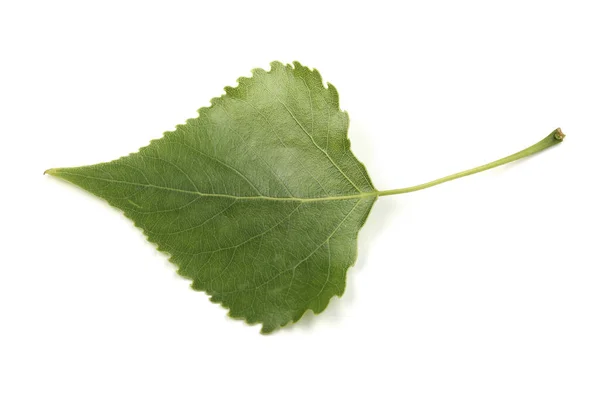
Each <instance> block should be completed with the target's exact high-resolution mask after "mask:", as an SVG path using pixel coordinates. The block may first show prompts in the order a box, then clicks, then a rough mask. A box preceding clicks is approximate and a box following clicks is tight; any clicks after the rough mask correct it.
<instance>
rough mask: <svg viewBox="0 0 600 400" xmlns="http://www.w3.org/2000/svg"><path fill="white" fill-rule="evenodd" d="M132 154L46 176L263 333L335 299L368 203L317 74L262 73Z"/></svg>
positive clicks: (343, 117)
mask: <svg viewBox="0 0 600 400" xmlns="http://www.w3.org/2000/svg"><path fill="white" fill-rule="evenodd" d="M211 103H212V105H211V107H209V108H204V109H200V110H199V116H198V117H197V118H195V119H190V120H188V121H187V122H186V124H184V125H179V126H177V129H176V130H175V131H173V132H167V133H166V134H165V135H164V137H163V138H161V139H158V140H153V141H152V142H151V143H150V145H148V146H146V147H144V148H142V149H140V150H139V152H138V153H134V154H130V155H129V156H126V157H123V158H120V159H118V160H115V161H112V162H109V163H102V164H96V165H92V166H85V167H75V168H61V169H53V170H50V171H49V173H50V174H52V175H55V176H58V177H60V178H62V179H65V180H67V181H70V182H71V183H74V184H76V185H78V186H80V187H82V188H83V189H85V190H87V191H89V192H91V193H93V194H95V195H97V196H99V197H102V198H104V199H106V200H107V201H108V202H109V203H110V204H111V205H113V206H115V207H117V208H119V209H121V210H123V211H124V213H125V215H126V216H127V217H128V218H130V219H131V220H133V221H134V223H135V225H136V226H138V227H139V228H141V229H142V230H143V231H144V233H145V235H146V236H147V237H148V240H149V241H151V242H153V243H155V244H157V246H158V249H159V250H161V251H165V252H168V253H169V254H171V261H172V262H173V263H174V264H176V265H177V266H178V267H179V270H178V272H179V274H181V275H182V276H185V277H187V278H190V279H192V281H193V283H192V287H193V288H194V289H196V290H201V291H205V292H206V293H208V294H209V295H210V296H211V300H212V301H214V302H217V303H220V304H222V305H223V306H225V307H226V308H228V309H229V310H230V315H231V316H232V317H234V318H243V319H245V320H246V321H247V322H249V323H262V324H263V328H262V332H265V333H268V332H271V331H273V330H274V329H276V328H278V327H280V326H284V325H285V324H287V323H288V322H290V321H294V322H295V321H297V320H298V319H299V318H300V317H301V316H302V315H303V314H304V312H306V311H307V310H308V309H312V310H313V311H314V312H315V313H319V312H321V311H323V310H324V309H325V307H326V306H327V304H328V302H329V300H330V298H331V297H332V296H334V295H338V296H341V295H342V293H343V291H344V287H345V276H346V271H347V269H348V268H349V267H350V266H351V265H352V264H353V263H354V262H355V259H356V237H357V235H358V231H359V229H360V228H361V227H362V225H363V224H364V221H365V220H366V217H367V215H368V213H369V211H370V209H371V207H372V205H373V203H374V202H375V200H376V198H377V191H376V190H375V188H374V187H373V185H372V183H371V181H370V178H369V177H368V174H367V172H366V169H365V168H364V165H362V164H361V163H360V162H359V161H358V160H357V159H356V158H355V157H354V155H353V154H352V153H351V152H350V150H349V148H350V145H349V141H348V138H347V127H348V117H347V114H346V113H345V112H342V111H341V110H339V102H338V95H337V91H336V90H335V88H334V87H333V86H332V85H329V86H328V87H327V88H325V87H324V86H323V84H322V80H321V77H320V75H319V73H318V72H317V71H316V70H310V69H308V68H306V67H303V66H302V65H300V64H298V63H295V64H294V66H290V65H287V66H284V65H282V64H280V63H273V64H272V69H271V70H270V71H268V72H267V71H263V70H254V71H253V77H252V78H240V79H239V85H238V86H237V87H236V88H231V87H228V88H226V94H225V95H224V96H222V97H220V98H217V99H213V101H212V102H211Z"/></svg>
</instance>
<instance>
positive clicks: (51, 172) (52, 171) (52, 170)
mask: <svg viewBox="0 0 600 400" xmlns="http://www.w3.org/2000/svg"><path fill="white" fill-rule="evenodd" d="M46 174H48V175H57V174H58V168H50V169H47V170H45V171H44V175H46Z"/></svg>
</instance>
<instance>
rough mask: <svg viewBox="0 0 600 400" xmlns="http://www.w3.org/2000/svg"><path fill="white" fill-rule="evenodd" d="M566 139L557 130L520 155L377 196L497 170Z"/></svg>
mask: <svg viewBox="0 0 600 400" xmlns="http://www.w3.org/2000/svg"><path fill="white" fill-rule="evenodd" d="M564 137H565V135H564V133H562V131H561V129H560V128H556V129H555V130H554V131H552V133H551V134H549V135H548V136H546V137H545V138H544V139H542V140H540V141H539V142H537V143H536V144H534V145H533V146H530V147H528V148H526V149H525V150H521V151H519V152H518V153H515V154H512V155H510V156H508V157H504V158H501V159H499V160H496V161H494V162H491V163H489V164H485V165H481V166H479V167H476V168H473V169H468V170H466V171H462V172H458V173H456V174H452V175H448V176H445V177H443V178H440V179H436V180H434V181H431V182H427V183H423V184H421V185H416V186H409V187H406V188H401V189H392V190H382V191H379V192H378V193H377V195H378V196H391V195H394V194H401V193H409V192H416V191H417V190H422V189H427V188H429V187H432V186H435V185H439V184H440V183H444V182H448V181H451V180H454V179H458V178H462V177H463V176H468V175H472V174H476V173H478V172H482V171H485V170H488V169H491V168H495V167H498V166H500V165H504V164H508V163H510V162H513V161H516V160H519V159H521V158H524V157H528V156H530V155H533V154H535V153H539V152H540V151H542V150H545V149H547V148H549V147H552V146H554V145H556V144H558V143H560V142H562V141H563V139H564Z"/></svg>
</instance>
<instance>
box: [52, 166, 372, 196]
mask: <svg viewBox="0 0 600 400" xmlns="http://www.w3.org/2000/svg"><path fill="white" fill-rule="evenodd" d="M47 173H48V174H50V175H55V176H58V177H60V176H61V175H72V176H79V177H82V178H86V179H94V180H98V181H103V182H111V183H119V184H123V185H131V186H138V187H148V188H153V189H160V190H166V191H171V192H178V193H185V194H193V195H196V196H201V197H220V198H226V199H235V200H268V201H296V202H301V203H311V202H317V201H335V200H349V199H360V198H368V197H377V195H378V194H379V192H377V191H373V192H362V193H358V194H350V195H345V196H327V197H271V196H235V195H231V194H222V193H202V192H198V191H194V190H185V189H177V188H171V187H166V186H159V185H153V184H151V183H138V182H127V181H119V180H116V179H108V178H99V177H96V176H90V175H84V174H77V173H74V172H69V171H64V170H61V169H60V168H58V169H51V170H48V171H47Z"/></svg>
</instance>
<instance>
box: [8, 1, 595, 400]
mask: <svg viewBox="0 0 600 400" xmlns="http://www.w3.org/2000/svg"><path fill="white" fill-rule="evenodd" d="M598 7H599V6H598V3H597V2H596V1H588V2H585V1H573V0H569V1H523V0H521V1H498V2H491V1H471V2H469V1H396V2H391V1H390V2H378V1H373V0H370V1H361V2H356V3H351V2H339V3H334V2H324V1H315V2H313V1H306V0H302V1H295V2H286V1H277V2H264V1H256V0H253V1H246V2H240V3H239V4H238V3H234V2H228V1H216V0H214V1H210V2H208V1H207V2H201V1H195V2H189V3H179V2H175V1H169V2H164V3H163V4H156V3H154V2H149V1H144V2H139V3H134V2H125V1H101V2H81V1H77V2H75V1H74V2H65V1H38V2H35V1H4V2H2V5H0V46H1V47H0V51H1V53H0V134H1V138H0V149H1V150H2V152H1V158H0V163H1V168H0V178H1V186H2V189H1V196H0V202H1V207H0V210H1V211H0V213H1V215H2V217H1V220H0V235H2V238H1V241H0V243H1V248H2V250H3V251H2V254H1V255H0V265H1V267H0V398H2V399H200V398H219V399H228V398H229V399H233V398H242V399H246V398H247V399H250V398H252V399H253V398H260V399H330V398H364V399H369V398H374V399H396V398H398V399H400V398H401V399H461V400H465V399H579V400H581V399H598V398H600V256H599V254H598V252H599V247H600V246H599V244H600V243H599V238H600V233H599V226H600V218H599V207H600V196H599V195H598V193H597V189H598V181H599V178H598V173H599V172H600V163H599V162H598V159H599V157H598V145H599V144H600V142H599V139H598V135H599V133H600V56H599V52H598V50H599V46H600V23H599V21H600V10H599V9H598ZM272 60H281V61H283V62H292V61H294V60H299V61H300V62H302V63H304V64H305V65H308V66H310V67H316V68H318V69H319V71H320V72H321V74H322V75H323V77H324V79H325V80H326V81H330V82H332V83H334V84H335V85H336V87H337V88H338V90H339V92H340V97H341V105H342V108H343V109H345V110H348V111H349V113H350V118H351V126H350V138H351V140H352V145H353V150H354V152H355V154H356V155H357V157H358V158H359V159H360V160H361V161H363V162H364V163H365V164H366V166H367V168H368V170H369V173H370V174H371V177H372V178H373V181H374V183H375V185H376V187H377V188H378V189H380V190H384V189H391V188H397V187H403V186H409V185H413V184H418V183H422V182H425V181H428V180H431V179H435V178H438V177H440V176H443V175H446V174H449V173H453V172H457V171H460V170H463V169H467V168H471V167H474V166H477V165H480V164H483V163H486V162H489V161H492V160H495V159H497V158H500V157H503V156H505V155H508V154H511V153H513V152H515V151H518V150H521V149H522V148H524V147H527V146H529V145H531V144H533V143H535V142H537V141H538V140H539V139H541V138H543V137H544V136H546V135H547V134H548V133H549V132H550V131H552V130H553V129H554V128H556V127H558V126H560V127H562V129H563V131H564V132H565V133H566V135H567V137H566V139H565V142H564V143H563V144H561V145H560V146H557V147H555V148H552V149H551V150H549V151H546V152H544V153H542V154H539V155H537V156H534V157H532V158H530V159H527V160H523V161H519V162H516V163H514V164H512V165H509V166H505V167H500V168H498V169H496V170H493V171H489V172H486V173H482V174H479V175H477V176H472V177H468V178H464V179H461V180H459V181H455V182H452V183H447V184H444V185H442V186H438V187H435V188H432V189H428V190H426V191H422V192H418V193H414V194H407V195H403V196H397V197H386V198H381V199H380V200H379V201H378V202H377V204H375V207H374V209H373V212H372V214H371V217H370V219H369V220H368V222H367V224H366V226H365V227H364V229H363V230H362V232H361V234H360V236H359V257H358V261H357V263H356V265H355V266H354V267H353V268H351V269H350V271H349V274H348V285H347V290H346V293H345V294H344V296H343V297H342V298H335V299H334V300H333V301H332V302H331V304H330V306H329V308H328V309H327V310H326V311H325V312H324V313H323V314H321V315H319V316H316V317H315V316H314V315H312V314H311V315H306V316H305V317H304V318H303V319H302V320H301V322H299V323H298V324H296V325H294V326H291V327H288V328H286V329H283V330H281V331H279V332H276V333H275V334H273V335H270V336H263V335H260V334H259V333H258V331H259V327H258V326H251V327H250V326H247V325H246V324H244V323H243V322H240V321H233V320H231V319H229V318H228V317H226V311H225V310H224V309H222V308H221V307H219V306H218V305H215V304H212V303H210V302H209V300H208V298H207V297H206V296H205V295H204V294H202V293H198V292H194V291H192V290H191V289H190V288H189V286H188V285H189V282H188V281H185V280H183V279H182V278H180V277H178V276H177V275H176V273H175V270H174V268H173V267H172V266H171V265H170V264H169V263H168V261H167V259H166V257H165V256H164V255H163V254H160V253H158V252H157V251H156V250H155V248H154V247H153V246H152V245H150V244H148V243H147V242H146V241H145V239H144V237H143V235H142V234H141V232H140V231H138V230H137V229H136V228H134V227H133V225H132V224H131V223H130V222H129V221H128V220H126V219H125V218H124V217H123V216H122V215H121V214H120V213H119V212H118V211H116V210H115V209H112V208H111V207H109V206H108V205H107V204H106V203H104V202H103V201H101V200H98V199H95V198H93V197H92V196H90V195H88V194H86V193H84V192H83V191H81V190H78V189H77V188H75V187H73V186H69V185H67V184H65V183H62V182H59V181H58V180H56V179H53V178H52V177H49V176H43V175H42V173H43V171H44V170H45V169H47V168H51V167H66V166H77V165H85V164H93V163H96V162H101V161H108V160H111V159H114V158H116V157H119V156H121V155H125V154H127V153H129V152H133V151H135V150H137V149H138V148H139V147H140V146H143V145H145V144H147V143H148V141H149V140H151V139H153V138H158V137H160V136H161V135H162V132H164V131H167V130H171V129H173V128H174V126H175V125H176V124H178V123H182V122H183V121H185V120H186V119H187V118H190V117H195V116H196V110H197V109H198V108H199V107H202V106H207V105H209V100H210V99H211V98H212V97H215V96H219V95H221V93H222V92H223V87H224V86H227V85H235V84H236V78H237V77H239V76H242V75H245V76H248V75H249V73H250V70H251V69H252V68H255V67H262V68H268V67H269V62H270V61H272Z"/></svg>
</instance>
